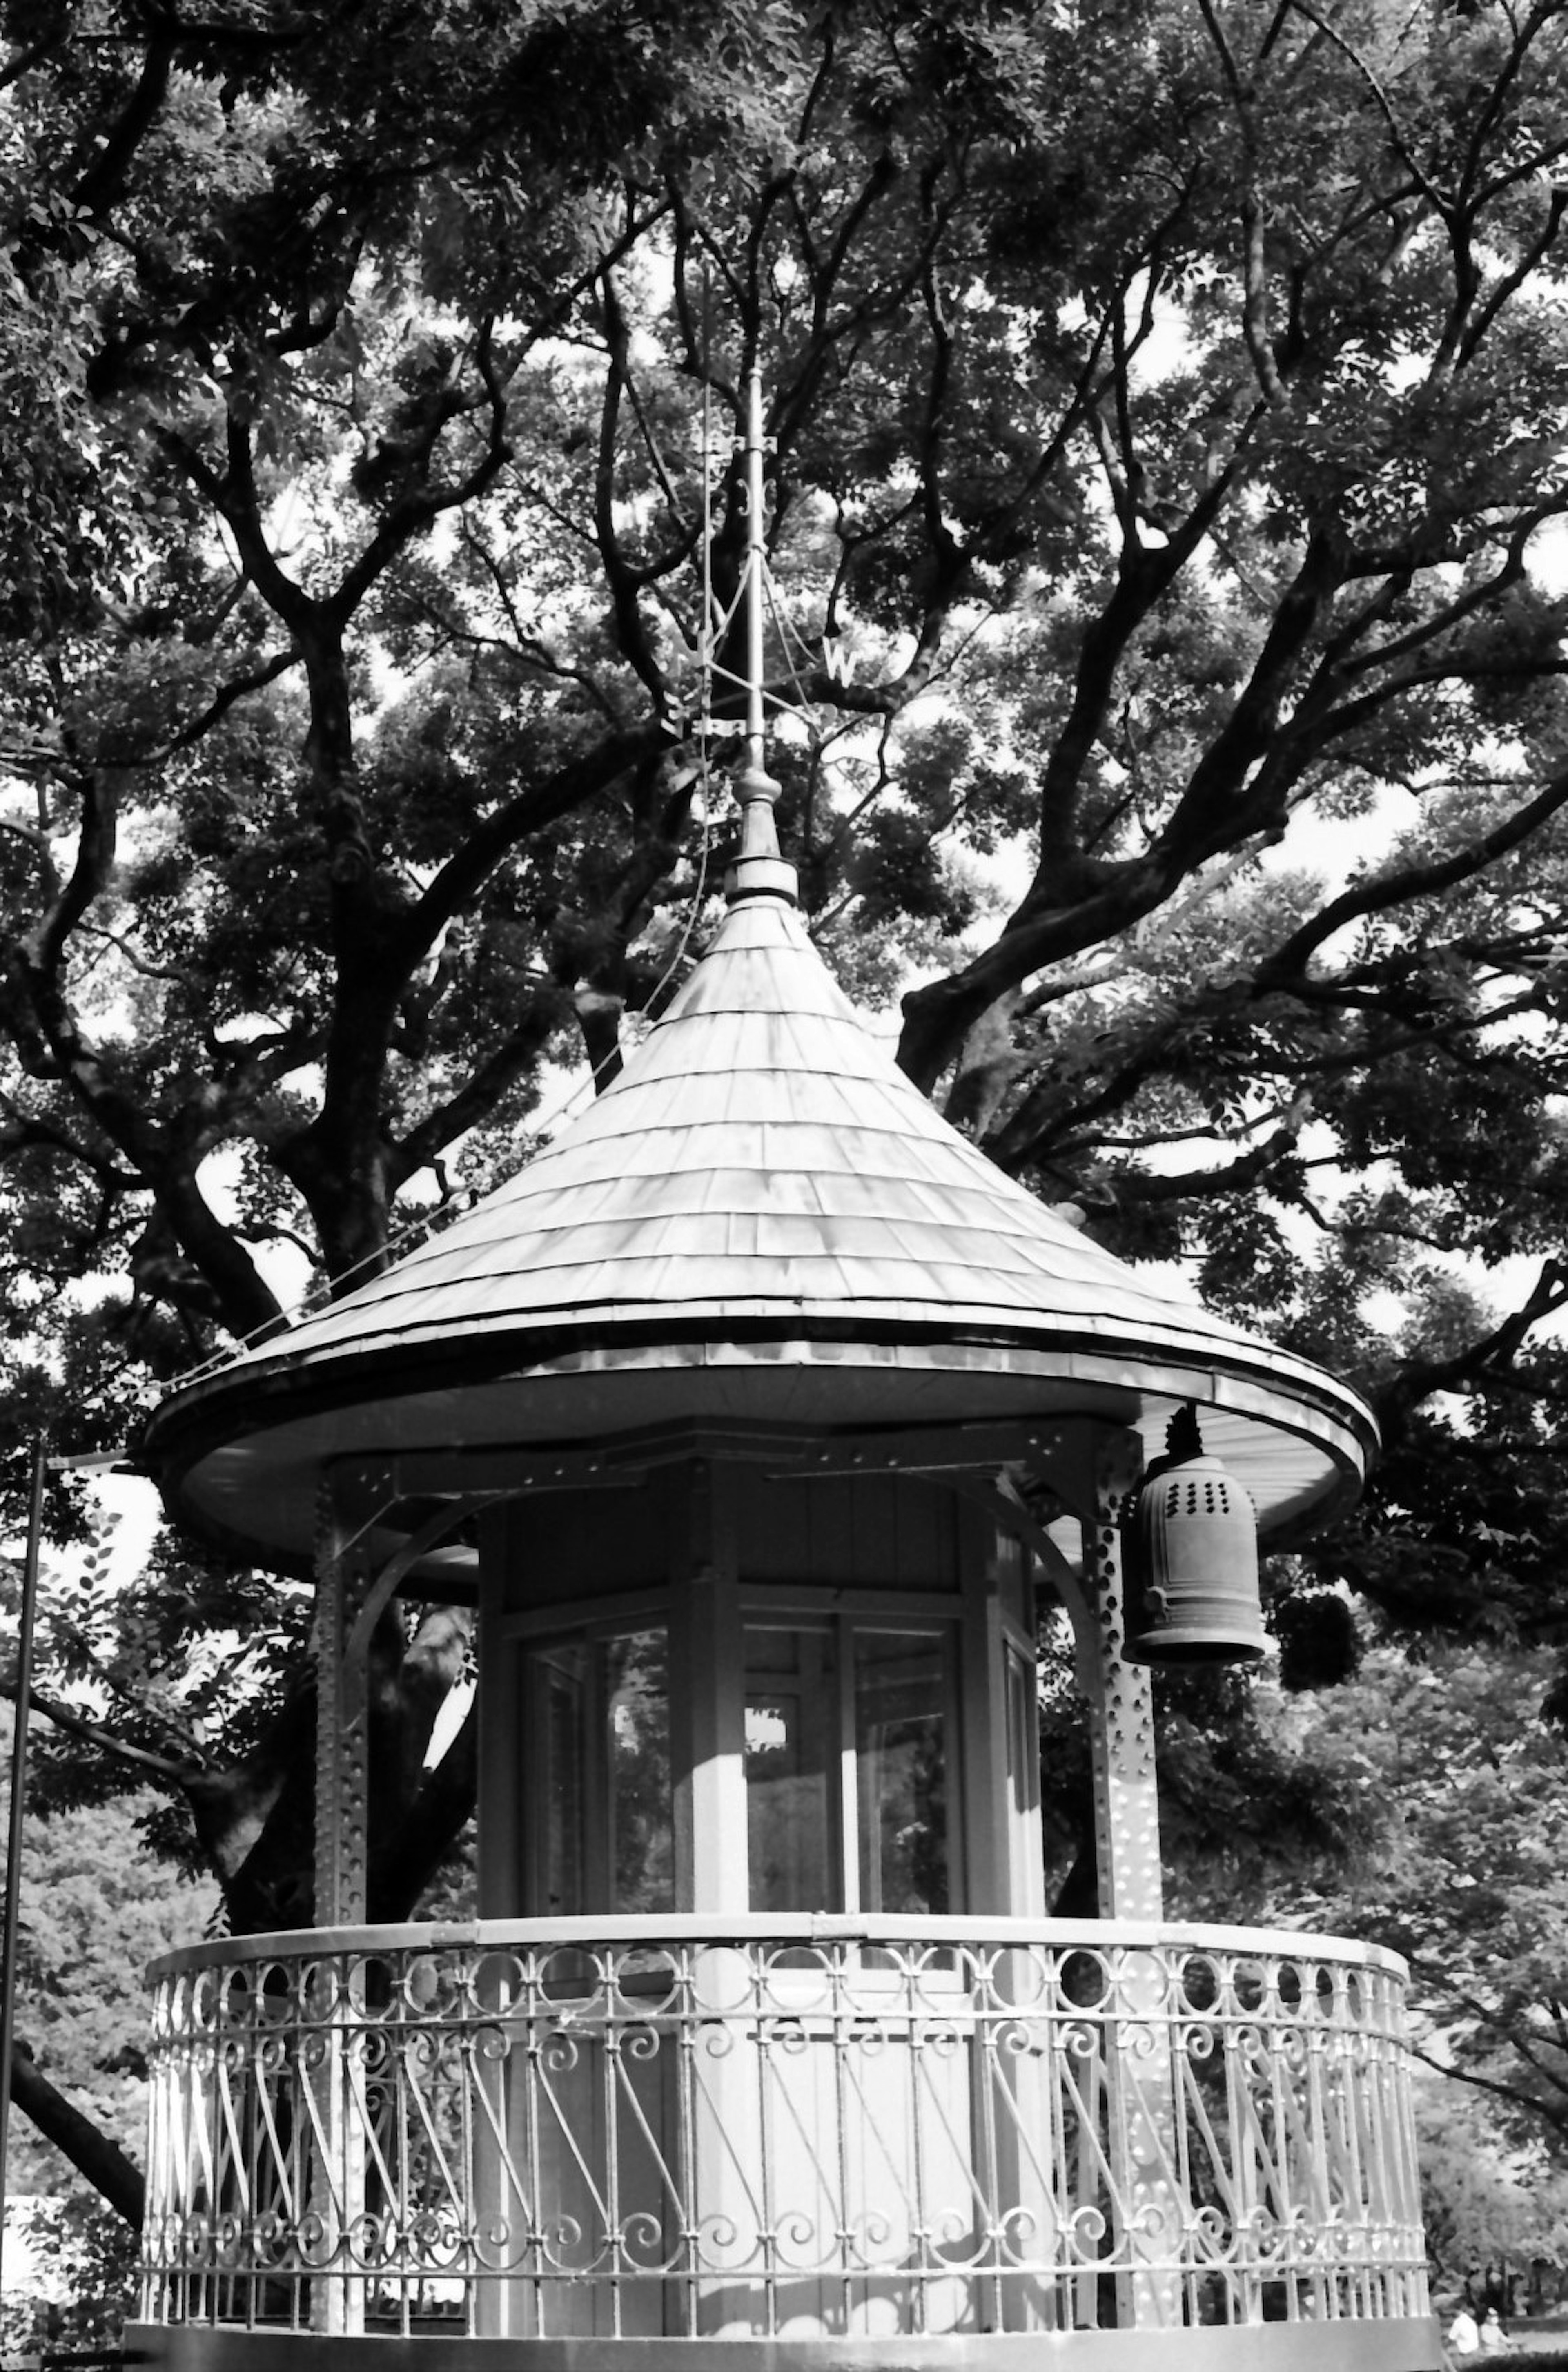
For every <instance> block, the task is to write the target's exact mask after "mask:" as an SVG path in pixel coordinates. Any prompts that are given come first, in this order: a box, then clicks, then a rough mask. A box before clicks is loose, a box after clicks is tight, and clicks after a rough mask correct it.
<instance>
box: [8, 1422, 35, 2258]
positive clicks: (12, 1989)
mask: <svg viewBox="0 0 1568 2372" xmlns="http://www.w3.org/2000/svg"><path fill="white" fill-rule="evenodd" d="M43 1472H44V1458H43V1443H42V1442H41V1440H35V1441H34V1443H33V1446H32V1493H31V1496H30V1499H29V1505H28V1545H27V1555H26V1558H25V1560H24V1562H23V1565H22V1619H21V1624H20V1628H19V1632H18V1635H17V1719H16V1727H15V1729H14V1730H13V1732H12V1737H11V1819H10V1831H9V1841H8V1843H7V1847H6V1901H5V1910H4V1913H3V1915H0V2270H3V2267H4V2262H5V2257H4V2252H5V2245H6V2214H5V2201H6V2165H7V2162H8V2161H7V2147H8V2144H9V2141H10V2125H11V2052H12V2050H13V2048H14V2046H15V2042H16V2023H17V1928H18V1924H19V1919H20V1913H21V1889H22V1819H23V1815H24V1813H25V1812H26V1809H27V1773H28V1713H29V1706H30V1703H31V1698H32V1643H33V1630H34V1626H35V1623H36V1622H37V1617H38V1558H39V1543H40V1541H41V1535H42V1531H43ZM0 2294H3V2293H0Z"/></svg>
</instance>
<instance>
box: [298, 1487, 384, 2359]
mask: <svg viewBox="0 0 1568 2372" xmlns="http://www.w3.org/2000/svg"><path fill="white" fill-rule="evenodd" d="M365 1595H366V1557H365V1553H364V1551H363V1548H362V1547H360V1546H359V1545H357V1544H356V1543H355V1542H354V1540H353V1538H352V1535H351V1532H350V1529H349V1526H348V1523H347V1521H346V1518H345V1512H344V1509H343V1505H342V1494H341V1493H340V1491H339V1490H338V1489H336V1488H335V1487H334V1484H333V1480H332V1476H331V1471H330V1470H328V1471H323V1474H322V1477H321V1483H320V1490H319V1495H318V1499H317V1507H316V1924H317V1926H318V1927H343V1926H353V1925H357V1924H360V1923H361V1922H362V1921H363V1920H364V1918H365V1916H366V1891H367V1873H368V1854H367V1837H368V1823H369V1796H370V1774H369V1686H368V1677H367V1670H366V1665H367V1657H366V1652H365V1647H364V1644H363V1640H356V1638H355V1629H356V1622H357V1618H358V1615H359V1611H360V1609H361V1607H362V1606H363V1604H364V1601H365ZM344 1965H346V1964H344V1963H341V1962H337V1961H335V1960H334V1959H333V1958H332V1956H331V1955H330V1954H326V1955H323V1958H322V1959H321V1961H320V1962H319V1966H318V1970H317V1973H316V1975H315V1978H314V1983H315V1985H316V1986H317V1987H318V1988H319V1992H320V1998H319V2001H317V2002H316V2003H314V2004H313V2006H312V2007H313V2014H314V2016H315V2017H316V2018H318V2019H319V2028H318V2040H319V2045H320V2047H321V2055H320V2056H319V2058H316V2059H314V2061H313V2064H311V2065H310V2066H309V2067H308V2068H307V2069H306V2070H305V2071H304V2072H305V2080H306V2083H307V2084H308V2087H309V2092H310V2097H311V2108H312V2116H311V2122H312V2126H313V2128H314V2141H315V2147H314V2150H313V2153H312V2155H313V2166H312V2176H311V2186H310V2187H311V2208H312V2213H313V2215H314V2216H315V2217H316V2218H317V2219H318V2222H319V2231H320V2233H321V2236H322V2239H323V2242H324V2244H325V2246H324V2250H323V2255H324V2256H325V2257H326V2258H327V2259H328V2261H329V2262H331V2263H334V2264H341V2263H343V2262H344V2261H345V2259H346V2257H347V2254H348V2251H349V2250H350V2249H351V2247H352V2245H353V2236H354V2231H355V2229H356V2228H357V2226H358V2222H359V2218H360V2216H361V2215H362V2212H363V2209H364V2203H365V2134H364V2126H363V2121H362V2120H361V2118H360V2117H359V2116H358V2115H357V2114H356V2105H357V2103H356V2098H355V2087H354V2068H353V2065H352V2064H351V2061H352V2059H353V2057H354V2054H355V2052H356V2051H357V2050H358V2049H359V2048H360V2047H361V2046H362V2042H363V2037H362V2035H361V2033H360V2031H359V2029H360V2027H361V2026H362V2023H363V2021H362V2020H359V2019H356V2018H355V2017H354V2006H353V2005H352V2003H350V2002H349V2001H348V2000H346V1999H345V1998H344V1997H343V1981H342V1973H341V1971H342V1969H343V1966H344ZM310 2327H311V2329H312V2330H313V2331H319V2332H321V2333H323V2334H324V2335H326V2336H328V2337H331V2338H341V2337H345V2336H347V2335H349V2334H350V2333H353V2332H358V2331H363V2330H364V2327H365V2285H364V2283H363V2282H360V2281H351V2280H347V2279H345V2278H343V2275H342V2274H340V2273H326V2272H323V2273H322V2274H321V2275H320V2276H319V2278H318V2279H317V2280H315V2281H313V2282H312V2284H311V2297H310Z"/></svg>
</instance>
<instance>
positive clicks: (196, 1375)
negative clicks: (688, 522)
mask: <svg viewBox="0 0 1568 2372" xmlns="http://www.w3.org/2000/svg"><path fill="white" fill-rule="evenodd" d="M711 304H712V288H711V284H710V278H709V269H708V265H707V264H706V262H704V263H703V444H702V477H703V494H702V508H703V536H702V541H703V585H702V617H703V626H702V629H701V633H700V638H699V642H698V648H697V664H698V669H699V671H700V695H699V708H698V727H697V777H696V779H697V783H698V785H699V787H700V790H701V795H702V803H703V838H702V844H701V847H700V849H699V852H698V857H697V878H696V881H695V882H694V884H693V885H692V890H691V897H690V898H689V899H688V900H687V902H686V918H685V921H684V923H683V924H682V925H681V929H680V934H679V938H678V939H677V941H676V944H675V948H674V951H673V952H672V954H671V955H670V957H669V959H668V962H667V963H666V965H665V967H664V970H663V971H661V972H660V974H659V976H658V978H657V980H656V982H655V983H654V985H653V987H652V988H651V989H650V990H649V992H648V994H647V996H646V998H645V1001H644V1005H643V1008H642V1009H643V1011H644V1012H648V1011H650V1010H651V1009H653V1008H655V1007H656V1006H657V1004H658V1001H659V998H660V997H661V996H662V995H663V994H664V992H665V990H666V989H667V988H668V985H669V983H670V982H671V980H673V978H674V977H675V974H676V972H677V971H679V968H680V965H681V964H682V963H683V961H684V960H685V957H686V951H687V949H688V948H689V947H690V946H691V936H692V933H693V932H694V931H695V929H696V927H697V917H698V916H699V914H700V913H702V911H703V900H704V899H705V897H706V896H707V887H708V869H709V866H710V864H711V861H712V855H713V838H714V830H713V811H714V802H713V775H712V764H711V761H710V758H709V755H708V741H709V738H710V736H711V735H712V733H713V732H714V715H713V683H714V676H715V675H727V670H726V669H721V668H719V666H718V665H717V662H716V660H715V658H714V648H715V645H716V640H717V634H720V633H723V632H724V630H725V629H726V627H727V626H728V625H729V623H730V622H731V619H732V618H733V617H734V615H735V612H736V610H738V608H739V606H740V602H741V600H742V599H744V596H745V591H746V587H745V586H744V585H743V586H742V587H741V588H740V590H739V592H738V593H737V595H736V598H735V601H734V603H733V604H732V605H731V608H730V610H729V611H728V612H727V613H726V614H725V615H724V616H723V617H721V618H720V619H719V620H718V623H717V627H716V630H715V627H714V587H713V483H712V475H711V472H712V466H713V382H712V375H711V373H710V371H709V370H708V367H707V363H708V355H709V346H710V338H711V329H710V320H711ZM732 680H734V679H732ZM653 1026H654V1027H655V1028H657V1026H658V1024H657V1022H655V1023H654V1025H653ZM622 1059H623V1057H622V1049H621V1046H620V1045H619V1044H616V1045H614V1046H612V1047H610V1049H609V1051H608V1052H606V1053H604V1054H602V1055H601V1056H600V1057H599V1060H598V1062H597V1063H596V1064H594V1066H593V1068H592V1069H591V1070H590V1071H589V1073H588V1075H587V1078H586V1079H582V1080H579V1081H578V1083H577V1085H576V1086H575V1087H574V1088H573V1089H572V1091H571V1093H570V1094H569V1095H568V1096H567V1098H566V1099H565V1101H564V1102H563V1103H562V1104H561V1105H560V1106H559V1107H558V1108H557V1110H555V1111H553V1112H552V1114H551V1116H550V1119H549V1122H548V1123H547V1124H546V1126H547V1128H548V1130H549V1131H551V1132H553V1131H554V1130H557V1129H559V1128H562V1127H563V1126H564V1125H565V1124H566V1122H569V1121H571V1120H573V1119H575V1116H576V1114H577V1112H578V1111H579V1110H581V1108H582V1106H583V1104H584V1102H585V1100H586V1099H587V1098H588V1097H589V1096H591V1095H592V1094H594V1093H595V1092H596V1091H597V1089H598V1083H599V1079H600V1077H601V1076H602V1074H603V1073H604V1072H605V1071H607V1070H608V1069H609V1068H610V1064H612V1063H616V1062H619V1061H621V1060H622ZM544 1133H545V1131H544V1130H541V1131H540V1134H544ZM516 1174H517V1173H515V1172H514V1175H516ZM477 1199H478V1198H477V1195H476V1194H475V1193H474V1192H471V1191H470V1192H464V1193H462V1194H460V1195H454V1196H452V1197H451V1199H450V1201H449V1202H447V1203H441V1204H439V1205H437V1207H436V1210H434V1211H428V1212H419V1213H415V1214H411V1215H410V1216H409V1218H408V1219H407V1220H406V1221H405V1222H404V1224H403V1226H402V1227H401V1228H397V1229H394V1230H393V1231H392V1233H390V1234H389V1236H388V1238H387V1240H386V1242H385V1243H384V1244H382V1245H380V1246H378V1247H377V1250H375V1251H373V1252H366V1255H365V1257H364V1259H363V1260H360V1261H355V1262H353V1264H352V1265H351V1266H350V1267H348V1268H346V1269H343V1270H342V1271H341V1272H340V1273H339V1274H338V1275H337V1276H336V1277H333V1278H331V1279H330V1280H328V1279H318V1280H317V1281H316V1282H315V1283H314V1284H313V1285H311V1286H310V1287H309V1288H308V1291H307V1292H306V1293H304V1294H303V1295H302V1296H300V1298H299V1299H298V1300H297V1301H296V1302H292V1303H290V1304H289V1305H288V1306H287V1307H286V1308H284V1309H281V1310H280V1311H279V1313H278V1316H279V1317H281V1318H285V1319H286V1320H288V1321H289V1327H290V1328H292V1325H293V1323H294V1321H295V1320H296V1319H298V1318H301V1317H308V1315H309V1314H310V1312H311V1311H312V1310H314V1309H317V1308H322V1307H324V1306H325V1302H326V1301H328V1300H331V1299H333V1298H336V1297H338V1296H341V1294H342V1292H343V1287H344V1286H345V1285H353V1284H354V1281H355V1279H356V1278H358V1277H359V1276H360V1275H361V1274H362V1273H370V1274H372V1275H375V1274H379V1273H380V1272H381V1269H382V1267H383V1265H384V1263H385V1262H387V1261H388V1260H389V1258H391V1257H394V1256H396V1255H397V1254H399V1253H401V1251H403V1250H404V1249H405V1248H407V1247H409V1246H411V1245H412V1243H413V1241H414V1238H421V1239H422V1240H424V1241H426V1242H427V1241H429V1239H430V1238H432V1237H433V1236H436V1235H438V1234H439V1233H440V1232H441V1230H442V1229H443V1228H444V1227H449V1226H451V1225H452V1224H453V1222H454V1221H456V1220H458V1219H459V1218H463V1217H466V1215H467V1214H468V1213H469V1212H470V1210H472V1208H473V1206H474V1203H475V1201H476V1200H477ZM284 1331H285V1334H286V1332H287V1331H289V1330H288V1329H285V1330H284ZM278 1333H279V1330H278V1327H277V1321H276V1320H274V1319H269V1320H266V1321H265V1322H264V1323H263V1324H261V1325H260V1326H253V1327H251V1328H250V1331H249V1332H248V1333H245V1334H242V1335H240V1336H239V1337H238V1339H237V1340H236V1341H235V1342H234V1343H225V1344H224V1346H223V1348H222V1349H221V1350H218V1351H214V1352H210V1353H209V1354H208V1355H207V1356H206V1358H204V1359H201V1360H198V1361H197V1363H196V1365H195V1366H192V1367H187V1368H184V1369H182V1370H181V1372H180V1374H179V1375H177V1376H176V1377H175V1378H174V1379H173V1381H172V1383H170V1384H169V1385H168V1386H167V1387H166V1388H165V1389H168V1390H170V1391H179V1390H181V1389H186V1388H188V1387H189V1386H191V1385H192V1384H196V1383H201V1382H203V1380H204V1379H205V1378H208V1377H210V1376H216V1375H221V1374H222V1373H223V1372H224V1371H225V1369H226V1368H228V1367H231V1366H233V1365H234V1363H235V1361H236V1360H237V1359H241V1358H243V1357H244V1355H245V1354H246V1352H247V1351H250V1350H252V1349H254V1348H255V1346H256V1345H257V1344H258V1343H264V1342H268V1341H271V1340H272V1339H273V1337H274V1336H277V1335H278ZM279 1339H283V1338H282V1336H279Z"/></svg>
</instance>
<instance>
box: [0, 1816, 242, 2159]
mask: <svg viewBox="0 0 1568 2372" xmlns="http://www.w3.org/2000/svg"><path fill="white" fill-rule="evenodd" d="M157 1808H158V1806H157V1798H156V1797H153V1796H146V1795H143V1796H139V1797H130V1798H126V1799H123V1800H121V1801H119V1802H115V1803H106V1804H101V1805H98V1806H96V1807H94V1808H92V1809H91V1810H87V1809H83V1810H78V1811H61V1812H56V1813H53V1814H52V1815H51V1816H50V1817H49V1818H48V1819H43V1820H40V1819H36V1818H29V1820H28V1821H27V1822H26V1824H25V1829H24V1836H23V1860H22V1880H21V1928H20V1950H19V1956H18V1963H17V2029H18V2031H19V2033H20V2034H21V2035H22V2036H23V2037H24V2038H25V2040H26V2042H27V2046H28V2053H29V2058H30V2059H31V2060H32V2061H33V2063H34V2064H35V2065H36V2066H37V2067H38V2068H39V2069H40V2071H41V2073H42V2074H44V2075H45V2076H48V2077H49V2078H50V2080H51V2081H52V2083H53V2084H54V2085H55V2086H57V2087H59V2088H60V2089H61V2090H63V2091H64V2092H67V2093H68V2094H69V2096H70V2097H71V2099H73V2101H74V2102H75V2105H76V2106H77V2107H78V2108H80V2109H82V2110H84V2111H85V2112H86V2113H87V2114H89V2115H91V2116H92V2117H93V2118H94V2119H95V2120H96V2121H97V2122H98V2123H99V2126H100V2127H101V2128H102V2129H103V2130H104V2131H106V2132H108V2133H110V2134H112V2135H113V2136H114V2137H115V2138H116V2139H117V2140H119V2141H120V2142H121V2144H122V2146H124V2147H125V2148H127V2149H128V2150H129V2151H131V2152H133V2153H134V2154H135V2155H137V2156H139V2155H140V2152H141V2147H142V2142H143V2127H144V2125H145V2120H146V2102H145V2090H144V2082H145V2075H146V2042H147V2020H146V2007H147V2005H146V1998H145V1993H144V1991H143V1986H142V1971H143V1970H144V1968H145V1966H146V1964H147V1962H148V1961H149V1960H152V1959H156V1958H157V1955H158V1954H159V1953H160V1952H167V1951H169V1950H171V1949H172V1948H174V1947H175V1946H176V1945H177V1944H186V1943H192V1942H194V1941H195V1940H196V1939H197V1937H199V1936H200V1935H201V1933H202V1930H203V1924H204V1923H205V1921H206V1919H207V1918H208V1917H209V1916H210V1914H211V1911H212V1908H213V1901H214V1896H213V1890H212V1889H211V1887H210V1886H203V1887H200V1888H198V1887H194V1886H192V1885H190V1884H188V1883H185V1882H182V1881H180V1880H179V1879H177V1878H175V1877H174V1876H173V1875H172V1874H171V1873H170V1871H169V1870H168V1867H167V1866H165V1865H164V1864H163V1863H162V1861H161V1860H160V1857H159V1856H158V1855H157V1854H156V1853H155V1852H154V1851H153V1850H152V1848H151V1847H150V1846H149V1845H148V1843H147V1840H146V1836H145V1827H146V1824H147V1822H148V1820H149V1818H150V1817H152V1816H154V1815H155V1814H156V1812H157ZM7 2158H8V2171H7V2182H8V2186H9V2188H10V2189H11V2190H12V2191H13V2192H19V2193H22V2194H33V2193H51V2194H68V2182H67V2177H68V2173H69V2169H66V2168H65V2167H64V2165H63V2162H62V2161H61V2159H60V2158H59V2157H58V2156H57V2155H56V2153H55V2152H54V2151H52V2149H51V2148H50V2147H49V2145H47V2144H46V2143H43V2142H41V2140H40V2139H39V2138H38V2136H37V2135H36V2134H34V2133H33V2132H32V2131H31V2129H30V2128H29V2125H28V2124H27V2123H26V2122H25V2121H20V2120H18V2122H17V2124H16V2125H15V2126H14V2127H13V2129H12V2132H11V2135H10V2146H9V2150H8V2153H7Z"/></svg>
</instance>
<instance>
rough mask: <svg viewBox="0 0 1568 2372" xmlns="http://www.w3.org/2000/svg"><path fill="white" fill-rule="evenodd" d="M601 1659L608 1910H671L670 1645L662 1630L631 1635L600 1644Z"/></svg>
mask: <svg viewBox="0 0 1568 2372" xmlns="http://www.w3.org/2000/svg"><path fill="white" fill-rule="evenodd" d="M600 1653H601V1655H602V1656H603V1658H604V1691H605V1703H606V1706H607V1709H608V1720H607V1727H608V1730H609V1743H610V1871H611V1878H612V1885H611V1890H610V1909H611V1910H612V1911H627V1912H637V1911H669V1910H672V1909H673V1908H674V1904H675V1864H674V1837H675V1823H674V1819H673V1816H672V1807H671V1799H670V1785H669V1657H668V1640H667V1637H666V1634H665V1633H664V1632H663V1631H633V1632H628V1633H627V1634H625V1635H624V1636H622V1637H621V1638H618V1639H607V1640H605V1641H604V1642H603V1643H602V1645H601V1648H600Z"/></svg>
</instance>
